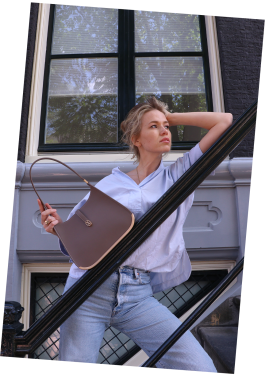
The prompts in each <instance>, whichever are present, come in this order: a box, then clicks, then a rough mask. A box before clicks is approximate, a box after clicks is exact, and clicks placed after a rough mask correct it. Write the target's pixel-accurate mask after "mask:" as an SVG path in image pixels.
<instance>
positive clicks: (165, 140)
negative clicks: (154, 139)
mask: <svg viewBox="0 0 265 375" xmlns="http://www.w3.org/2000/svg"><path fill="white" fill-rule="evenodd" d="M160 142H165V143H169V142H170V141H169V138H163V139H161V141H160Z"/></svg>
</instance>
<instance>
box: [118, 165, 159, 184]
mask: <svg viewBox="0 0 265 375" xmlns="http://www.w3.org/2000/svg"><path fill="white" fill-rule="evenodd" d="M164 168H165V167H164V164H163V161H162V160H161V162H160V164H159V167H158V168H157V169H156V170H155V171H154V172H153V173H151V174H149V176H147V177H146V178H145V179H144V180H143V181H141V183H140V184H139V185H138V184H136V182H135V181H134V180H133V179H132V178H131V177H129V176H128V175H127V174H126V173H124V172H122V171H121V170H120V167H116V168H113V169H112V174H113V175H117V176H120V177H122V178H127V179H128V181H131V182H132V184H134V185H137V186H139V187H140V186H144V185H145V184H147V183H148V182H149V181H151V180H152V179H153V178H155V177H156V176H157V175H158V174H159V173H160V172H161V171H162V170H163V169H164Z"/></svg>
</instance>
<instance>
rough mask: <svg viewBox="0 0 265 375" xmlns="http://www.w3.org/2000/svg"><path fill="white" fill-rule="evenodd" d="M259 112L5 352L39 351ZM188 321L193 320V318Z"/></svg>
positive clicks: (241, 122) (251, 112)
mask: <svg viewBox="0 0 265 375" xmlns="http://www.w3.org/2000/svg"><path fill="white" fill-rule="evenodd" d="M256 113H257V101H255V102H254V103H253V104H252V105H251V107H249V108H248V110H247V111H245V112H244V113H243V114H242V115H241V116H240V118H238V120H237V121H236V122H235V123H234V124H233V125H232V126H231V127H230V128H229V129H228V130H227V131H226V132H225V133H224V134H223V135H222V136H221V138H220V139H219V140H218V141H217V142H216V143H215V144H214V145H213V146H212V147H211V148H210V149H209V150H208V151H207V152H206V153H205V154H203V155H202V157H201V158H200V159H199V160H197V161H196V162H195V163H194V164H193V165H192V166H191V167H190V168H189V170H188V171H187V172H186V173H185V174H183V175H182V176H181V178H180V179H179V180H178V181H177V182H176V183H175V184H174V185H173V186H172V187H170V188H169V189H168V191H167V192H166V193H165V194H164V195H163V196H162V197H161V198H160V199H159V200H158V201H157V202H156V203H155V204H154V205H153V206H152V207H151V209H150V210H148V211H147V212H146V213H145V214H144V215H143V216H142V217H141V219H140V220H139V221H138V222H136V223H135V225H134V227H133V229H132V230H131V232H130V233H129V234H128V235H127V236H126V237H124V239H123V240H122V241H121V242H120V243H119V244H118V245H116V246H115V248H114V249H113V250H112V252H111V253H110V254H108V255H107V256H106V257H105V258H104V259H103V260H102V261H101V262H100V263H99V264H98V265H97V266H95V267H94V268H93V269H91V270H90V271H89V272H86V273H85V274H84V275H83V276H82V277H81V278H80V279H79V280H77V282H76V283H75V284H74V285H73V286H72V287H71V288H70V289H68V290H67V292H66V293H65V294H63V295H62V296H61V297H60V298H59V299H58V301H57V302H56V303H55V304H54V305H53V306H52V307H51V308H50V309H49V310H48V311H47V312H46V313H45V314H44V315H43V316H42V317H41V318H40V319H38V320H37V321H36V322H35V323H33V324H32V325H31V327H29V329H28V330H27V331H24V332H20V333H18V334H16V335H15V336H14V337H13V339H12V340H13V341H12V343H13V344H12V345H13V349H12V350H9V351H5V353H13V355H14V356H24V355H26V354H29V353H32V352H33V351H34V350H36V349H37V348H38V347H39V346H40V345H41V344H42V343H43V342H44V341H45V340H46V339H47V338H48V337H49V336H50V335H51V334H52V333H53V332H54V331H55V330H56V329H57V328H58V327H59V326H60V325H61V324H62V323H63V322H64V321H65V320H66V319H67V318H68V317H69V316H70V315H71V314H72V313H73V312H74V311H75V310H76V309H77V308H78V307H79V306H80V305H81V304H82V303H83V302H84V301H85V300H86V299H87V298H88V297H89V296H90V295H91V294H92V293H93V292H94V291H95V290H96V289H97V288H98V287H99V286H100V285H101V284H102V283H103V282H104V281H105V280H106V279H107V278H108V277H109V276H110V275H111V274H112V273H113V272H114V271H115V270H116V269H117V268H118V267H119V266H120V265H121V264H122V263H123V262H124V261H125V260H126V259H127V258H128V257H129V256H130V255H131V254H132V253H133V252H134V251H135V250H136V249H137V248H138V247H139V246H140V245H141V244H142V243H143V242H144V241H145V240H146V239H147V238H148V236H150V235H151V233H153V231H154V230H155V229H157V228H158V227H159V226H160V225H161V224H162V223H163V222H164V221H165V220H166V219H167V217H168V216H169V215H171V214H172V212H174V211H175V210H176V209H177V208H178V207H179V205H180V204H181V203H182V202H183V201H184V200H185V199H186V198H187V197H188V196H189V195H190V194H191V193H192V192H193V191H194V190H195V189H196V188H197V187H198V186H199V185H200V184H201V183H202V182H203V180H204V179H205V178H206V177H207V176H208V175H209V174H210V173H211V172H212V171H213V170H214V169H216V167H217V166H218V165H219V164H220V163H221V162H222V161H223V160H224V159H225V158H226V156H228V155H229V153H230V152H231V151H232V150H233V149H234V148H235V147H236V146H237V145H238V144H239V143H240V142H241V141H242V139H243V138H244V137H245V136H246V135H247V134H248V133H249V132H250V131H251V130H252V128H253V127H254V126H255V122H256ZM239 272H240V271H239ZM230 274H231V273H230ZM230 274H229V275H230ZM229 275H228V276H229ZM228 280H229V282H231V281H232V280H231V281H230V278H228ZM217 288H218V286H217ZM217 288H216V290H217ZM218 290H219V289H218ZM218 293H219V292H218V291H217V292H216V293H215V291H213V292H212V293H211V296H212V295H213V297H211V301H213V300H214V299H215V298H216V297H217V295H219V294H218ZM208 298H209V297H208ZM210 303H211V302H210ZM204 306H205V303H204V305H203V307H202V308H201V309H204ZM206 308H207V307H206ZM196 311H197V310H196ZM200 311H201V310H200ZM203 311H204V310H203ZM188 321H190V319H189V320H188ZM184 324H185V325H184V328H181V327H182V326H183V325H182V326H181V327H180V328H179V330H177V332H176V334H175V333H174V336H173V338H170V339H169V340H170V342H168V341H166V343H165V344H164V345H165V348H168V345H173V343H174V342H175V341H176V339H177V338H178V337H179V335H181V334H183V333H184V332H185V331H184V332H183V329H185V330H186V329H188V327H187V326H188V323H186V321H185V323H184ZM186 327H187V328H186ZM6 335H7V334H6ZM3 337H4V335H3ZM5 337H7V336H5ZM176 337H177V338H176ZM2 345H3V344H2ZM164 345H163V348H162V349H159V354H157V356H159V358H160V357H161V356H162V355H163V354H161V353H164V350H167V349H164ZM1 355H7V354H1ZM151 358H153V357H151ZM151 358H150V360H149V361H147V362H146V364H144V366H152V365H153V364H154V363H155V362H156V361H157V360H158V359H159V358H158V359H155V360H152V359H151ZM154 361H155V362H154Z"/></svg>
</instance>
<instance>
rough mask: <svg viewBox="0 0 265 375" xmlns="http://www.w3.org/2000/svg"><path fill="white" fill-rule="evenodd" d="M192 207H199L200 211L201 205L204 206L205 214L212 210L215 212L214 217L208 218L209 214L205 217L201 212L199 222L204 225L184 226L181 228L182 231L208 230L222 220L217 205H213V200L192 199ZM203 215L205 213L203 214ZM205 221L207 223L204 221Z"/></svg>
mask: <svg viewBox="0 0 265 375" xmlns="http://www.w3.org/2000/svg"><path fill="white" fill-rule="evenodd" d="M192 207H200V208H201V211H202V210H203V207H204V208H205V207H206V210H207V214H210V212H211V211H212V212H214V213H215V214H216V219H215V220H211V219H210V218H209V216H210V215H207V217H203V212H201V215H199V217H200V224H202V222H204V223H205V225H204V226H196V227H193V226H185V227H184V228H183V232H208V231H212V230H213V229H214V226H216V225H218V224H219V223H220V222H221V220H222V211H221V210H220V208H218V207H214V206H213V202H211V201H193V204H192ZM204 216H205V215H204ZM206 222H207V223H206Z"/></svg>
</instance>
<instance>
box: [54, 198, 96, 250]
mask: <svg viewBox="0 0 265 375" xmlns="http://www.w3.org/2000/svg"><path fill="white" fill-rule="evenodd" d="M89 195H90V192H89V193H88V194H87V195H86V196H85V197H84V198H83V199H82V200H81V201H80V202H79V203H77V205H76V206H75V207H74V208H73V209H72V211H71V212H70V214H69V215H68V217H67V219H66V221H67V220H69V219H70V218H71V217H72V216H73V215H74V214H75V212H76V211H77V210H79V208H81V207H82V206H83V205H84V204H85V203H86V201H87V200H88V198H89ZM59 247H60V250H61V252H62V253H63V254H64V255H66V256H69V254H68V252H67V251H66V249H65V247H64V246H63V244H62V242H61V241H60V239H59Z"/></svg>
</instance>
